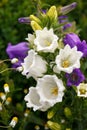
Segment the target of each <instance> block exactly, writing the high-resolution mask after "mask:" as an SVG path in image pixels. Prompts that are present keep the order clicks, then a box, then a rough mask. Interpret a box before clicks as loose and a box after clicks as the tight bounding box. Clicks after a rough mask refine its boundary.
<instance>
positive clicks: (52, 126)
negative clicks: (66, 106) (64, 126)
mask: <svg viewBox="0 0 87 130" xmlns="http://www.w3.org/2000/svg"><path fill="white" fill-rule="evenodd" d="M47 125H48V127H49V128H50V129H51V130H61V126H60V124H58V123H56V122H52V121H47Z"/></svg>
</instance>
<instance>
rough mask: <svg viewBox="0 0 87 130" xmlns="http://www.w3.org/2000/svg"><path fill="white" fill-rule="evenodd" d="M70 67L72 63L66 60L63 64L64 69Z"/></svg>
mask: <svg viewBox="0 0 87 130" xmlns="http://www.w3.org/2000/svg"><path fill="white" fill-rule="evenodd" d="M69 65H70V62H69V61H68V60H64V61H63V62H62V67H64V68H67V67H69Z"/></svg>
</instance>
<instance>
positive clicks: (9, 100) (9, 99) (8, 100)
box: [5, 97, 12, 105]
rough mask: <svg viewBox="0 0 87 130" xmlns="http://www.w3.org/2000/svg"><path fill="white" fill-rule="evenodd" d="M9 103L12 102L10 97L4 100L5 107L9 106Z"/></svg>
mask: <svg viewBox="0 0 87 130" xmlns="http://www.w3.org/2000/svg"><path fill="white" fill-rule="evenodd" d="M11 101H12V98H11V97H8V98H7V99H6V102H5V104H6V105H9V104H10V103H11Z"/></svg>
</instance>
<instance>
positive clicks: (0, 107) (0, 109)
mask: <svg viewBox="0 0 87 130" xmlns="http://www.w3.org/2000/svg"><path fill="white" fill-rule="evenodd" d="M0 111H2V103H1V102H0Z"/></svg>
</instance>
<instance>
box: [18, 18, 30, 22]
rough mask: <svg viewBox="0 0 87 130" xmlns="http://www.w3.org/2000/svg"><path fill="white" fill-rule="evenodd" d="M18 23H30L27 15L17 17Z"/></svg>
mask: <svg viewBox="0 0 87 130" xmlns="http://www.w3.org/2000/svg"><path fill="white" fill-rule="evenodd" d="M18 22H19V23H24V24H29V23H30V19H29V17H21V18H19V19H18Z"/></svg>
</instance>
